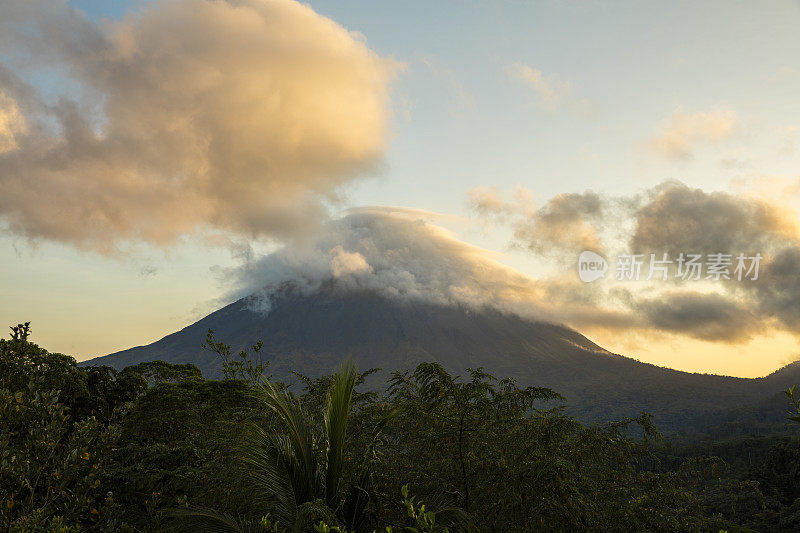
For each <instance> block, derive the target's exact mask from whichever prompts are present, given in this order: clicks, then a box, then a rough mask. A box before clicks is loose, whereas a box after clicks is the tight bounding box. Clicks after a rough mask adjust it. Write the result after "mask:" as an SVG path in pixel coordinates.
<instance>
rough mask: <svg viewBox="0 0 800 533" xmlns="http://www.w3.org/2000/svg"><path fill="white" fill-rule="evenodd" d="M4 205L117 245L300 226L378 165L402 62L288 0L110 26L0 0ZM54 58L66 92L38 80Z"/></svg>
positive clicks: (51, 6)
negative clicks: (40, 85)
mask: <svg viewBox="0 0 800 533" xmlns="http://www.w3.org/2000/svg"><path fill="white" fill-rule="evenodd" d="M0 57H3V58H4V59H3V61H4V63H3V64H2V65H0V94H2V98H0V147H2V149H0V187H2V189H3V191H4V194H3V195H2V197H0V217H2V218H3V219H4V220H5V221H6V222H7V224H8V225H9V227H10V228H11V230H12V231H14V232H15V233H17V234H19V235H23V236H26V237H29V238H32V239H39V238H43V239H52V240H58V241H63V242H67V243H70V244H73V245H75V246H78V247H81V248H85V249H93V250H98V251H101V252H104V253H111V252H113V251H114V250H115V249H117V247H118V246H119V245H120V244H121V243H127V242H135V241H145V242H148V243H153V244H157V245H161V244H169V243H171V242H174V241H175V240H176V239H178V238H180V237H181V236H182V235H185V234H192V233H203V232H209V231H210V232H221V233H227V234H235V235H241V236H245V237H268V238H288V237H291V236H294V235H296V234H297V233H298V232H302V231H304V230H307V231H311V230H312V229H313V227H315V226H318V225H319V224H321V223H322V221H324V219H325V218H326V216H327V210H326V208H325V207H324V205H325V202H327V201H330V200H335V198H336V195H337V193H338V192H339V190H340V189H341V187H342V186H343V185H345V184H347V183H349V182H352V181H353V180H354V179H357V178H358V177H359V176H363V175H365V174H367V173H369V172H372V171H374V170H375V169H376V168H378V167H379V165H380V161H381V158H382V155H383V150H384V148H385V144H386V137H387V121H388V98H389V95H388V84H389V83H390V81H391V79H392V77H393V75H394V73H395V71H396V70H397V63H395V62H394V61H392V60H389V59H385V58H381V57H379V56H378V55H377V54H375V53H374V52H373V51H371V50H370V49H369V48H368V47H367V46H366V44H365V42H364V39H363V37H362V36H360V35H358V34H355V33H353V32H348V31H347V30H345V29H344V28H342V27H341V26H339V25H337V24H336V23H335V22H333V21H331V20H330V19H327V18H325V17H323V16H321V15H318V14H317V13H315V12H314V11H313V10H312V9H311V8H310V7H308V6H306V5H303V4H300V3H297V2H294V1H290V0H272V1H267V0H227V1H211V0H196V1H189V0H175V1H160V2H152V3H148V4H146V6H145V7H144V8H143V10H142V11H141V12H139V13H135V14H129V15H128V16H127V17H126V18H125V19H124V20H122V21H120V22H103V23H95V22H92V21H89V20H88V19H87V18H86V17H85V16H84V15H83V14H82V13H81V12H79V11H77V10H75V9H72V8H70V7H69V6H68V5H67V4H66V3H65V2H51V1H44V0H8V1H6V2H4V3H3V5H2V7H0ZM41 72H45V73H47V75H48V76H54V77H55V79H57V80H58V84H59V85H64V86H66V87H69V88H71V89H70V90H65V91H64V93H63V94H61V95H60V97H59V98H56V99H53V98H51V97H50V95H45V94H41V93H39V92H38V91H37V90H36V89H35V88H34V87H32V86H30V85H28V84H26V82H25V80H26V79H28V78H30V77H31V76H34V75H39V74H40V73H41Z"/></svg>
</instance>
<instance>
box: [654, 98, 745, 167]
mask: <svg viewBox="0 0 800 533" xmlns="http://www.w3.org/2000/svg"><path fill="white" fill-rule="evenodd" d="M736 124H737V119H736V114H735V113H734V112H733V111H729V110H716V111H710V112H707V113H694V114H691V115H688V114H685V113H681V112H676V113H674V114H673V115H672V116H671V117H670V118H669V119H668V120H667V121H666V122H665V123H664V124H663V125H662V127H661V129H660V131H659V132H658V133H657V134H656V136H654V137H653V138H652V139H650V142H649V147H650V149H651V150H653V151H654V152H656V153H658V154H660V155H661V156H663V157H665V158H667V159H671V160H678V161H679V160H686V159H690V158H691V157H692V156H693V154H694V151H695V149H696V148H697V147H698V146H700V145H704V144H714V143H718V142H720V141H722V140H724V139H727V138H729V137H730V136H731V135H732V134H733V133H734V131H735V129H736Z"/></svg>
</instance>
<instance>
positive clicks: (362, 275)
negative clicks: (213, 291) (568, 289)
mask: <svg viewBox="0 0 800 533" xmlns="http://www.w3.org/2000/svg"><path fill="white" fill-rule="evenodd" d="M219 272H220V274H221V275H222V276H223V280H224V281H225V282H226V283H232V284H233V286H234V287H235V290H234V292H233V293H232V294H231V297H233V298H238V297H243V296H246V295H250V294H253V293H257V294H260V295H261V296H262V297H263V298H262V299H261V305H260V308H266V309H268V307H269V300H270V298H271V297H272V295H274V294H276V293H278V292H280V291H281V290H284V289H286V288H287V287H291V288H292V289H293V290H299V291H302V292H303V293H306V294H308V293H313V292H314V291H317V290H320V289H323V288H325V289H329V290H342V291H369V292H374V293H378V294H381V295H383V296H386V297H389V298H396V299H399V300H422V301H427V302H433V303H439V304H445V305H467V306H475V307H481V306H491V307H493V308H497V309H500V310H503V311H506V312H516V313H517V314H522V315H523V316H527V317H530V318H539V319H548V320H551V321H560V319H559V317H556V316H555V315H554V314H553V311H551V310H550V309H548V308H547V307H546V306H544V305H542V302H545V301H546V297H545V296H546V293H545V290H544V289H545V288H544V286H543V285H541V284H540V283H539V282H538V281H537V280H536V279H534V278H531V277H529V276H526V275H524V274H522V273H520V272H517V271H515V270H514V269H512V268H509V267H507V266H505V265H503V264H501V263H499V262H498V261H497V256H496V254H493V253H492V252H489V251H487V250H484V249H481V248H478V247H475V246H472V245H470V244H467V243H465V242H462V241H460V240H458V239H457V238H456V237H455V236H453V235H452V234H451V233H450V232H448V231H447V230H444V229H442V228H440V227H438V226H435V225H433V224H430V223H427V222H424V221H423V220H422V219H420V218H417V217H415V216H414V215H413V214H409V213H402V212H389V211H384V212H381V211H380V210H377V209H367V210H364V211H353V212H351V213H350V214H348V215H346V216H344V217H342V218H341V219H336V220H331V221H330V222H329V223H328V224H326V226H325V228H324V231H323V232H321V233H320V234H319V235H318V237H317V238H316V239H314V240H313V241H312V242H309V243H307V244H306V245H304V246H291V247H286V248H283V249H281V250H278V251H276V252H274V253H271V254H268V255H264V256H261V257H249V258H248V260H247V261H246V262H243V263H242V265H241V266H240V267H239V268H236V269H228V270H219ZM265 302H266V303H265Z"/></svg>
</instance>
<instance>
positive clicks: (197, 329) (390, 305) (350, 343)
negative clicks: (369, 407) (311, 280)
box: [82, 291, 800, 430]
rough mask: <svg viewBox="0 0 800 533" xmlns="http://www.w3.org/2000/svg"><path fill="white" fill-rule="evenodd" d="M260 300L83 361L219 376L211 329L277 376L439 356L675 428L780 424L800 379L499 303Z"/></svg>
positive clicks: (606, 414)
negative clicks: (758, 420)
mask: <svg viewBox="0 0 800 533" xmlns="http://www.w3.org/2000/svg"><path fill="white" fill-rule="evenodd" d="M261 303H262V301H261V300H260V299H259V298H256V297H254V296H251V297H247V298H243V299H241V300H238V301H236V302H234V303H232V304H230V305H228V306H226V307H224V308H222V309H220V310H218V311H216V312H213V313H211V314H210V315H208V316H206V317H205V318H203V319H201V320H199V321H197V322H195V323H194V324H191V325H189V326H187V327H186V328H184V329H182V330H180V331H178V332H175V333H172V334H171V335H167V336H166V337H164V338H163V339H161V340H159V341H157V342H154V343H152V344H149V345H146V346H138V347H135V348H130V349H127V350H123V351H120V352H117V353H113V354H110V355H107V356H104V357H98V358H95V359H92V360H89V361H85V362H83V363H82V364H83V365H94V364H96V365H108V366H111V367H114V368H116V369H121V368H124V367H126V366H129V365H134V364H137V363H141V362H144V361H152V360H159V359H160V360H163V361H167V362H169V363H192V364H195V365H197V366H198V367H199V368H200V369H201V371H202V372H203V374H204V376H205V377H207V378H220V377H221V375H222V368H221V367H222V363H221V361H220V360H219V358H218V357H217V356H216V355H215V354H213V353H211V352H209V351H207V350H206V349H204V348H202V346H201V345H202V344H203V342H204V340H205V337H206V333H207V331H208V330H209V329H213V330H214V334H215V337H216V338H217V339H218V340H220V341H223V342H225V343H227V344H230V345H231V347H232V349H233V350H235V351H236V352H238V351H239V350H240V349H244V348H248V347H250V346H252V345H253V344H254V343H255V342H256V341H258V340H261V341H262V342H263V353H264V354H265V355H266V358H267V359H268V360H269V361H270V366H269V372H270V373H271V374H272V375H273V376H274V377H275V378H278V379H286V378H289V377H290V376H291V374H290V371H297V372H300V373H302V374H304V375H307V376H310V377H316V376H320V375H323V374H326V373H329V372H331V371H332V370H333V369H334V368H335V367H336V365H337V364H338V363H339V362H340V361H341V360H343V359H344V358H346V357H351V358H352V359H354V360H355V361H356V363H357V364H358V367H359V368H360V369H362V370H364V369H367V368H380V369H381V370H382V372H381V373H380V375H382V376H383V377H386V376H388V373H389V372H391V371H394V370H401V371H403V370H413V369H414V367H415V366H416V365H417V364H418V363H421V362H438V363H440V364H441V365H442V366H443V367H445V368H446V369H447V370H448V371H450V372H452V373H454V374H462V375H463V374H464V372H465V370H466V369H467V368H478V367H483V368H484V369H485V370H486V371H487V372H489V373H490V374H493V375H495V376H497V377H498V378H506V377H510V378H514V379H516V380H517V382H518V384H519V385H523V386H527V385H535V386H542V387H549V388H551V389H553V390H555V391H556V392H558V393H560V394H562V395H563V396H564V397H566V399H567V403H566V406H567V409H568V411H569V412H570V413H573V414H575V415H576V416H577V417H578V418H579V419H581V420H583V421H585V422H603V421H608V420H614V419H619V418H622V417H627V416H636V415H638V414H640V413H641V412H642V411H644V412H649V413H651V414H653V415H654V417H655V421H656V423H657V424H658V425H659V427H661V428H665V429H667V430H670V429H685V428H687V427H689V426H693V425H694V426H697V424H698V423H700V422H698V421H705V422H703V423H708V420H710V419H715V417H714V416H713V415H714V413H720V415H719V416H720V417H723V418H724V417H725V416H729V414H730V413H731V412H737V413H741V412H742V410H745V411H747V412H750V411H753V410H754V409H758V405H759V404H764V402H767V404H769V405H770V406H771V408H770V415H769V416H770V417H772V419H774V420H773V421H774V422H775V423H780V422H782V420H783V418H784V410H783V408H782V407H781V406H784V407H785V402H784V403H780V400H779V399H780V398H781V397H782V396H781V391H783V390H784V389H785V388H787V387H788V386H791V385H793V384H795V383H800V365H798V364H792V365H789V366H788V367H785V368H783V369H781V370H779V371H778V372H775V373H774V374H771V375H770V376H767V377H765V378H755V379H747V378H735V377H728V376H719V375H711V374H697V373H687V372H681V371H678V370H673V369H669V368H664V367H659V366H655V365H651V364H647V363H642V362H640V361H637V360H635V359H632V358H629V357H624V356H622V355H617V354H614V353H611V352H609V351H607V350H605V349H603V348H602V347H600V346H598V345H597V344H595V343H593V342H592V341H590V340H589V339H587V338H586V337H584V336H583V335H581V334H580V333H578V332H577V331H575V330H573V329H570V328H568V327H565V326H561V325H556V324H549V323H545V322H536V321H531V320H526V319H524V318H521V317H519V316H516V315H513V314H506V313H502V312H500V311H497V310H494V309H489V308H482V309H476V308H471V307H466V306H452V305H440V304H434V303H427V302H421V301H398V300H395V299H390V298H387V297H383V296H380V295H377V294H374V293H366V292H361V293H354V292H349V293H344V292H339V291H320V292H318V293H315V294H311V295H303V294H282V295H280V296H275V297H273V298H272V300H271V301H270V302H269V304H270V305H269V310H268V311H264V310H263V308H260V307H263V306H261V305H260V304H261ZM748 410H749V411H748ZM772 410H775V412H774V413H772V412H771V411H772ZM725 413H728V415H725ZM717 421H718V422H720V423H722V422H724V420H722V419H720V420H717ZM693 428H694V429H697V428H696V427H693Z"/></svg>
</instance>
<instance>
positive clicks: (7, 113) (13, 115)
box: [0, 92, 28, 154]
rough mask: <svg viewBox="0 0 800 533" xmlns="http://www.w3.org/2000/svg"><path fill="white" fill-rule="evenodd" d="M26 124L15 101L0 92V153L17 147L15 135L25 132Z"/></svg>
mask: <svg viewBox="0 0 800 533" xmlns="http://www.w3.org/2000/svg"><path fill="white" fill-rule="evenodd" d="M27 130H28V125H27V123H26V122H25V117H23V116H22V113H21V112H20V110H19V105H18V104H17V101H16V100H14V99H13V98H11V97H10V96H7V95H6V94H5V93H3V92H0V154H2V153H3V152H10V151H12V150H16V149H17V148H19V145H18V144H17V136H19V135H23V134H25V133H26V132H27Z"/></svg>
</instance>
